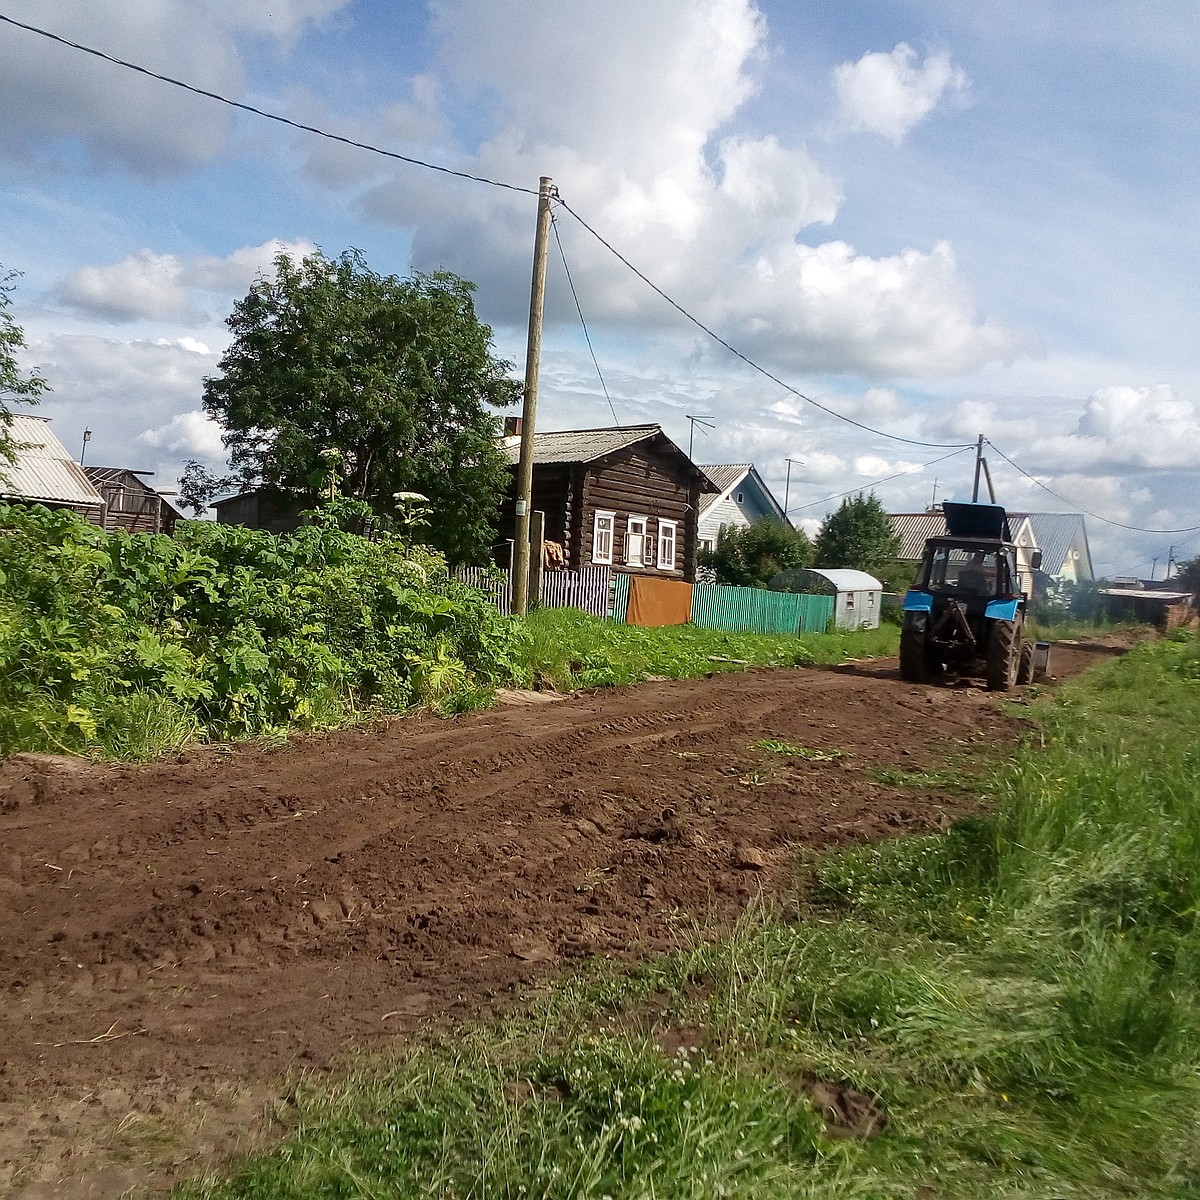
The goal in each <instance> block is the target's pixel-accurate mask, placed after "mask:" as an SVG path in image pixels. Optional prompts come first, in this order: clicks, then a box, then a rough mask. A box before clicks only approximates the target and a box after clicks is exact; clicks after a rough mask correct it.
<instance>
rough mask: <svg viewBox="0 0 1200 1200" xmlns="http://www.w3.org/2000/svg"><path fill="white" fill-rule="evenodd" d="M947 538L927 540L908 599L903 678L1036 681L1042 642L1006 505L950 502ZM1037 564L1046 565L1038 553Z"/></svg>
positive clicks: (1005, 685) (992, 684)
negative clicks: (1035, 633) (1028, 628)
mask: <svg viewBox="0 0 1200 1200" xmlns="http://www.w3.org/2000/svg"><path fill="white" fill-rule="evenodd" d="M942 511H943V513H944V515H945V518H946V535H945V536H944V537H931V538H929V539H928V541H926V543H925V553H924V555H923V556H922V558H921V565H920V567H919V568H918V570H917V574H916V577H915V578H914V579H913V585H912V588H911V589H910V590H909V591H908V593H907V594H906V595H905V597H904V625H903V627H902V629H901V633H900V674H901V676H902V677H903V678H904V679H907V680H910V681H912V682H914V683H923V682H926V681H929V680H933V679H938V678H942V677H944V676H946V675H958V676H982V677H983V678H984V679H985V680H986V681H987V686H988V687H989V688H990V689H991V690H993V691H999V692H1006V691H1008V690H1009V689H1010V688H1011V687H1012V686H1013V685H1014V684H1025V683H1030V682H1032V680H1033V675H1034V645H1033V642H1032V641H1030V640H1029V639H1028V638H1026V636H1025V607H1026V601H1027V597H1026V596H1025V594H1024V593H1023V592H1022V591H1021V582H1020V577H1019V576H1018V574H1017V548H1016V546H1014V545H1013V540H1012V531H1011V530H1010V529H1009V525H1008V514H1007V513H1006V512H1005V511H1004V509H1003V507H1002V506H1001V505H999V504H974V503H972V504H967V503H954V502H951V501H947V502H946V503H944V504H943V505H942ZM1032 565H1033V567H1034V568H1035V569H1036V568H1038V567H1039V566H1041V553H1040V551H1036V550H1035V551H1034V553H1033V563H1032Z"/></svg>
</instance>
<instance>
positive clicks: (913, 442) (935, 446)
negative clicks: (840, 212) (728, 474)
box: [559, 196, 975, 450]
mask: <svg viewBox="0 0 1200 1200" xmlns="http://www.w3.org/2000/svg"><path fill="white" fill-rule="evenodd" d="M559 203H560V204H561V205H562V207H563V208H565V209H566V210H567V212H569V213H570V214H571V216H573V217H574V218H575V220H576V221H578V222H579V224H580V225H582V226H583V227H584V229H586V230H587V231H588V233H590V234H591V235H592V237H594V238H595V239H596V241H598V242H599V243H600V245H602V246H603V247H604V248H605V249H606V250H607V251H608V252H609V253H610V254H612V255H613V257H614V258H616V259H617V260H618V262H621V263H622V264H624V265H625V266H626V267H628V268H629V270H631V271H632V272H633V273H634V274H635V275H636V276H637V277H638V278H639V279H640V280H641V281H642V282H643V283H644V284H645V285H646V286H647V287H648V288H649V289H650V290H651V291H652V292H654V293H656V294H657V295H658V296H659V297H661V298H662V299H663V300H665V301H666V302H667V303H668V304H669V305H670V306H671V307H672V308H673V309H675V311H676V312H678V313H679V314H680V315H681V316H683V317H684V318H686V319H687V320H688V321H690V322H691V323H692V324H693V325H695V326H696V328H697V329H699V330H701V331H702V332H703V333H706V334H707V335H708V336H709V337H710V338H712V340H713V341H714V342H716V343H717V344H718V345H719V346H723V347H724V348H725V349H726V350H728V351H729V353H730V354H732V355H733V356H734V358H737V359H739V360H740V361H742V362H743V363H745V364H746V366H748V367H750V368H751V369H752V370H754V371H757V372H758V373H759V374H760V375H762V376H765V377H766V378H767V379H769V380H770V381H771V382H772V383H775V384H778V385H779V387H781V388H783V390H784V391H785V392H788V393H790V394H791V395H793V396H795V397H796V398H797V399H798V400H803V401H804V402H805V404H811V405H812V406H813V407H814V408H818V409H820V410H821V412H823V413H825V414H827V415H828V416H831V417H836V418H837V419H838V420H839V421H845V422H846V424H848V425H853V426H855V428H857V429H862V430H864V431H866V432H867V433H870V434H874V435H875V436H876V437H882V438H889V439H890V440H891V441H893V442H904V443H905V444H906V445H909V446H926V447H928V448H930V449H932V450H946V449H951V448H953V449H969V448H970V447H971V446H973V445H974V444H975V443H974V442H922V441H918V440H917V439H916V438H906V437H901V436H900V435H899V434H896V433H888V432H887V431H886V430H883V429H875V428H874V427H873V426H871V425H865V424H864V423H863V422H862V421H856V420H855V419H854V418H853V417H847V416H846V415H845V414H844V413H840V412H838V411H837V410H836V409H832V408H827V407H826V406H825V405H824V404H821V403H820V402H819V401H817V400H814V399H813V398H812V397H811V396H806V395H805V394H804V393H803V392H802V391H800V390H799V389H798V388H794V387H793V386H792V385H791V384H790V383H787V382H786V381H785V380H783V379H780V378H779V376H778V375H775V374H772V372H770V371H768V370H767V368H766V367H764V366H760V365H759V364H758V363H757V362H755V361H754V359H752V358H750V357H749V355H746V354H743V353H742V352H741V351H740V350H739V349H738V348H737V347H736V346H733V345H731V344H730V343H729V342H727V341H726V340H725V339H724V338H723V337H722V336H721V335H720V334H719V333H717V332H715V331H714V330H712V329H710V328H709V327H708V326H707V325H705V323H704V322H703V321H701V320H700V318H699V317H696V316H693V315H692V314H691V313H690V312H688V310H687V309H686V308H684V307H683V305H682V304H680V303H679V301H677V300H675V299H673V298H672V297H671V296H669V295H668V294H667V293H666V292H664V291H663V289H662V288H660V287H659V286H658V284H656V283H655V282H654V281H653V280H652V279H650V278H649V277H648V276H647V275H646V274H645V273H644V272H642V271H640V270H639V269H638V268H637V267H635V266H634V265H633V263H631V262H630V261H629V259H627V258H626V257H625V255H623V254H622V253H621V252H620V250H618V249H617V248H616V247H615V246H614V245H613V244H612V243H611V242H610V241H608V240H607V239H606V238H605V237H603V236H602V235H601V234H599V233H597V232H596V230H595V229H593V228H592V227H591V226H590V225H589V224H588V223H587V222H586V221H585V220H584V219H583V218H582V217H581V216H580V215H579V214H578V213H577V212H576V211H575V210H574V209H573V208H572V207H571V206H570V205H569V204H568V203H567V202H566V201H565V200H563V199H562V198H561V196H560V197H559Z"/></svg>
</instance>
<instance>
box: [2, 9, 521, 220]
mask: <svg viewBox="0 0 1200 1200" xmlns="http://www.w3.org/2000/svg"><path fill="white" fill-rule="evenodd" d="M0 21H3V22H4V23H5V24H7V25H15V26H16V27H17V28H18V29H25V30H27V31H28V32H29V33H36V34H38V35H39V36H40V37H44V38H49V39H50V41H52V42H58V43H59V44H60V45H63V46H69V47H70V48H71V49H72V50H80V51H82V52H83V53H84V54H90V55H92V56H93V57H94V58H99V59H103V61H104V62H107V63H112V64H113V65H114V66H117V67H124V68H125V69H126V70H127V71H136V72H137V73H138V74H139V75H148V76H149V77H150V78H151V79H157V80H159V81H160V82H161V83H169V84H170V85H171V86H172V87H177V88H182V89H183V90H184V91H185V92H192V93H193V94H195V95H197V96H204V97H206V98H207V99H209V100H216V101H218V102H219V103H221V104H227V105H228V106H229V107H230V108H237V109H240V110H241V111H242V112H248V113H253V114H254V115H255V116H256V117H264V118H266V120H268V121H277V122H278V123H279V124H280V125H289V126H291V128H292V129H299V130H302V131H303V132H304V133H314V134H316V135H317V137H323V138H328V139H329V141H331V142H341V143H342V145H344V146H353V147H354V148H355V149H357V150H367V151H369V152H370V153H372V154H381V155H383V157H384V158H394V159H397V160H398V161H400V162H406V163H409V164H410V165H412V166H414V167H424V168H425V170H427V171H439V172H441V173H442V174H443V175H454V176H456V177H457V178H459V179H469V180H470V181H471V182H472V183H486V184H488V185H489V186H490V187H497V188H504V189H506V190H507V191H510V192H523V193H524V194H525V195H527V196H536V195H537V194H538V191H537V188H528V187H522V186H521V185H520V184H516V183H505V182H503V181H502V180H499V179H489V178H488V177H487V176H486V175H472V174H471V173H470V172H469V171H456V170H455V169H454V168H453V167H443V166H441V165H440V164H438V163H431V162H426V161H425V160H424V159H421V158H412V157H411V156H409V155H407V154H400V153H399V152H398V151H396V150H385V149H383V147H381V146H375V145H372V144H371V143H370V142H359V141H355V139H354V138H348V137H343V136H342V135H341V134H339V133H330V132H329V131H328V130H325V129H319V128H318V127H317V126H316V125H306V124H304V122H303V121H293V120H292V119H291V117H281V116H280V115H279V114H278V113H273V112H269V111H268V110H267V109H264V108H255V107H254V105H253V104H244V103H243V102H242V101H240V100H232V99H230V98H229V97H228V96H222V95H221V93H220V92H210V91H209V90H208V89H207V88H202V87H197V86H196V85H195V84H191V83H185V82H184V81H183V80H182V79H175V78H173V77H172V76H170V75H163V74H160V73H159V72H158V71H151V70H150V69H149V67H141V66H138V64H137V63H132V62H128V61H126V60H125V59H123V58H116V57H114V56H113V55H111V54H105V52H104V51H103V50H96V49H95V48H93V47H92V46H85V45H84V44H83V43H82V42H73V41H71V39H70V38H65V37H61V36H60V35H59V34H57V33H51V32H50V31H49V30H48V29H39V28H38V26H36V25H29V24H27V23H26V22H25V21H18V20H16V19H15V18H14V17H9V16H5V15H4V14H3V13H0Z"/></svg>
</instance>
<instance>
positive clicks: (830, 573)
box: [809, 567, 883, 592]
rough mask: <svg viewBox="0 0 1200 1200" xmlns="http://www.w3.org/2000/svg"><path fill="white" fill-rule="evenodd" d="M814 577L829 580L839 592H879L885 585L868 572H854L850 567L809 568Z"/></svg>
mask: <svg viewBox="0 0 1200 1200" xmlns="http://www.w3.org/2000/svg"><path fill="white" fill-rule="evenodd" d="M809 570H810V571H811V572H812V573H813V574H814V575H821V576H824V578H826V579H828V580H829V582H830V583H832V584H833V586H834V587H835V588H837V590H838V591H839V592H871V591H873V592H879V591H882V590H883V584H882V583H880V582H879V580H878V579H876V578H875V576H874V575H868V574H867V573H866V571H854V570H851V569H850V568H849V567H831V568H825V567H821V568H818V567H809Z"/></svg>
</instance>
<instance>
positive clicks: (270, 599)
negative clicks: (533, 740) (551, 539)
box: [0, 505, 522, 757]
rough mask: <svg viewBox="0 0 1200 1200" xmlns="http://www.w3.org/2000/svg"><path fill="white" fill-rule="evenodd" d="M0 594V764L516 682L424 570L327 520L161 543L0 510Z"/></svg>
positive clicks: (510, 627)
mask: <svg viewBox="0 0 1200 1200" xmlns="http://www.w3.org/2000/svg"><path fill="white" fill-rule="evenodd" d="M0 582H2V583H3V588H2V589H0V754H5V753H11V752H13V751H16V750H65V751H69V752H71V753H80V752H83V753H87V752H100V753H104V754H110V755H114V756H116V757H136V756H140V755H145V754H149V753H153V752H155V751H157V750H162V749H168V748H171V747H173V746H177V745H180V744H184V743H186V742H187V741H189V740H191V739H192V738H195V737H202V738H205V737H206V738H213V739H226V738H234V737H244V736H248V735H255V734H262V733H267V732H270V731H271V730H274V729H280V728H288V727H297V728H312V727H320V726H328V725H336V724H338V723H340V722H342V721H345V720H347V719H348V718H351V717H353V716H354V715H355V714H359V713H363V712H392V711H396V710H398V709H402V708H405V707H408V706H410V705H413V704H420V703H431V704H437V705H439V706H441V707H443V708H449V709H454V708H459V707H464V706H467V705H469V704H470V703H472V702H474V698H475V697H477V696H482V695H483V694H484V693H486V690H487V689H488V688H489V687H490V686H491V685H492V684H495V683H498V682H501V681H503V682H510V681H511V680H512V679H513V678H514V677H517V678H520V672H521V656H520V647H521V645H522V641H521V638H522V634H521V632H520V630H519V627H518V626H517V624H516V622H514V621H513V620H512V619H511V618H508V617H502V616H500V615H499V613H497V611H496V609H495V607H494V606H493V605H492V604H491V603H490V602H489V601H488V600H487V599H486V598H485V597H484V596H483V595H482V593H480V592H478V591H476V590H475V589H473V588H469V587H467V586H466V585H464V584H461V583H458V582H457V581H456V580H454V579H452V578H450V577H449V575H448V574H447V570H446V560H445V559H444V558H443V557H442V556H441V555H440V554H437V553H434V552H432V551H429V550H426V549H423V548H417V549H414V548H413V547H411V546H409V545H408V544H407V543H405V542H403V541H401V540H399V539H397V538H394V537H390V536H388V535H380V536H377V537H376V538H375V539H374V540H372V541H367V540H366V539H365V538H361V537H357V536H356V535H354V534H352V533H346V532H344V531H343V530H341V529H339V528H337V527H336V525H334V524H333V523H332V521H326V522H320V521H318V522H316V523H314V524H311V525H308V526H305V527H303V528H302V529H300V530H298V531H297V532H296V533H295V534H291V535H287V536H275V535H273V534H269V533H264V532H262V531H260V530H255V529H245V528H242V527H240V526H235V525H218V524H216V523H214V522H208V521H189V522H184V523H182V524H180V525H179V526H178V528H177V531H176V536H175V537H173V538H170V537H164V536H161V535H158V536H156V535H149V534H134V535H131V534H127V533H123V532H122V533H115V534H111V535H109V534H106V533H105V532H104V531H103V530H101V529H99V528H97V527H96V526H94V525H91V524H89V523H88V522H86V521H84V520H83V519H82V518H80V517H77V516H75V515H74V514H73V513H70V512H65V511H63V510H56V511H50V510H48V509H45V508H41V507H38V506H15V505H14V506H11V507H10V506H6V505H0Z"/></svg>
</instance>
